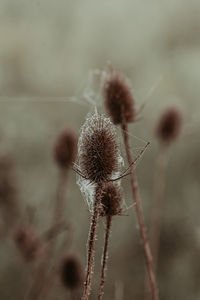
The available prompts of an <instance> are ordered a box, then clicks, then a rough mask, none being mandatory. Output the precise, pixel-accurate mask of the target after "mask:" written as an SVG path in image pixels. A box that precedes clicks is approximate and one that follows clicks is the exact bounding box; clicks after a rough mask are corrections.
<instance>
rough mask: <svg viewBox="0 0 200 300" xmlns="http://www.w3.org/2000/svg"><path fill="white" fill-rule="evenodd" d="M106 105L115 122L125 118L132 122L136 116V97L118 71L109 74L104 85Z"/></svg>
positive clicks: (119, 122) (120, 121) (117, 122)
mask: <svg viewBox="0 0 200 300" xmlns="http://www.w3.org/2000/svg"><path fill="white" fill-rule="evenodd" d="M103 95H104V100H105V106H106V109H107V111H108V113H109V115H110V116H111V118H112V121H113V123H114V124H121V123H122V121H123V119H124V121H125V122H126V123H131V122H133V121H134V118H135V108H134V99H133V96H132V94H131V89H130V87H129V85H128V83H127V81H126V79H125V78H124V77H122V75H120V74H119V73H117V72H112V73H111V74H108V76H107V78H106V79H105V82H104V86H103Z"/></svg>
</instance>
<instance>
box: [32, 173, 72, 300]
mask: <svg viewBox="0 0 200 300" xmlns="http://www.w3.org/2000/svg"><path fill="white" fill-rule="evenodd" d="M67 173H68V170H67V169H63V170H61V171H60V174H59V180H58V185H57V192H56V200H55V207H54V212H53V218H52V224H51V226H52V228H54V227H55V226H56V225H57V224H58V223H59V222H60V221H61V219H62V217H63V211H64V201H65V194H66V183H67ZM54 248H55V239H53V240H52V241H51V242H49V243H48V245H47V246H46V253H45V255H44V258H43V259H42V261H41V262H40V264H39V266H38V269H37V271H36V274H35V275H36V276H35V279H34V283H33V285H32V287H31V289H30V292H29V294H28V297H27V299H29V300H38V299H40V297H41V296H42V294H43V293H45V291H46V290H47V288H50V286H51V285H50V281H49V278H50V276H49V274H48V270H49V268H50V266H51V258H52V256H53V252H54Z"/></svg>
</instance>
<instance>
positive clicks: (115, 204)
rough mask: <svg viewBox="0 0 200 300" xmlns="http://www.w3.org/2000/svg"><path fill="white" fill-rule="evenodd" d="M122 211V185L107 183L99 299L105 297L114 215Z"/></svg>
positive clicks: (103, 202) (103, 208) (102, 214)
mask: <svg viewBox="0 0 200 300" xmlns="http://www.w3.org/2000/svg"><path fill="white" fill-rule="evenodd" d="M121 212H122V195H121V190H120V186H117V185H116V184H114V183H107V184H106V185H105V186H104V187H103V189H102V198H101V208H100V215H101V216H102V217H105V218H106V233H105V241H104V249H103V255H102V268H101V280H100V287H99V294H98V299H99V300H102V298H103V288H104V282H105V275H106V267H107V259H108V242H109V238H110V231H111V226H112V217H113V216H116V215H120V214H121Z"/></svg>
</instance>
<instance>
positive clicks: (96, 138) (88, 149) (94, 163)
mask: <svg viewBox="0 0 200 300" xmlns="http://www.w3.org/2000/svg"><path fill="white" fill-rule="evenodd" d="M78 163H79V166H80V170H81V172H82V173H83V174H84V176H85V177H87V178H88V179H89V180H90V181H91V182H93V183H99V182H102V181H107V180H109V179H110V178H111V177H112V175H113V173H115V172H118V171H119V168H120V152H119V143H118V140H117V135H116V131H115V128H114V126H113V124H112V122H111V121H110V119H109V118H105V117H104V116H103V115H99V114H98V113H97V112H96V113H95V114H94V115H92V116H90V117H88V118H87V119H86V122H85V123H84V125H83V126H82V128H81V134H80V138H79V143H78Z"/></svg>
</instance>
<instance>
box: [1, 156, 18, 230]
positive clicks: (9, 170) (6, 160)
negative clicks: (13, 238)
mask: <svg viewBox="0 0 200 300" xmlns="http://www.w3.org/2000/svg"><path fill="white" fill-rule="evenodd" d="M0 208H2V217H3V218H4V221H5V223H6V225H13V224H14V223H15V222H16V220H17V218H18V217H19V205H18V198H17V188H16V181H15V174H14V163H13V160H12V158H11V157H10V156H8V155H3V156H1V157H0Z"/></svg>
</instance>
